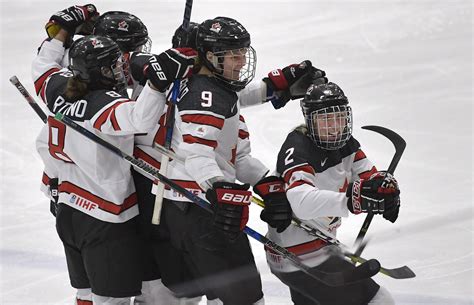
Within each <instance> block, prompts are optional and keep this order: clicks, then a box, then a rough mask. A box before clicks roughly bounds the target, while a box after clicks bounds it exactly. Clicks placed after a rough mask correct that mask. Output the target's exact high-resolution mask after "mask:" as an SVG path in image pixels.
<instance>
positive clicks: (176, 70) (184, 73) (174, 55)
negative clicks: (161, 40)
mask: <svg viewBox="0 0 474 305" xmlns="http://www.w3.org/2000/svg"><path fill="white" fill-rule="evenodd" d="M196 56H197V52H196V51H195V50H193V49H191V48H180V49H169V50H166V51H165V52H163V53H161V54H160V55H154V56H151V57H150V58H149V60H148V65H147V66H146V67H145V75H146V78H148V80H149V81H150V82H151V83H152V85H153V86H154V87H155V88H156V89H158V90H159V91H161V92H165V90H166V88H167V87H168V86H169V85H170V84H171V83H172V82H173V81H174V80H175V79H181V78H185V77H189V76H191V74H192V71H193V66H194V59H195V58H196Z"/></svg>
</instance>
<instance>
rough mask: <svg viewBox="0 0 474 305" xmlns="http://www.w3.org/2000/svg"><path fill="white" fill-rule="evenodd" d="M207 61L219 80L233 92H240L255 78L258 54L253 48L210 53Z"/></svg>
mask: <svg viewBox="0 0 474 305" xmlns="http://www.w3.org/2000/svg"><path fill="white" fill-rule="evenodd" d="M206 60H207V61H208V62H209V64H210V65H211V66H212V71H213V72H214V75H215V77H216V78H217V79H219V80H220V81H221V82H223V83H224V84H225V85H226V86H227V87H228V88H230V89H231V90H232V91H240V90H242V89H243V88H245V86H247V85H248V84H249V83H250V82H251V81H252V80H253V78H254V77H255V69H256V65H257V54H256V52H255V50H254V48H252V47H251V46H249V47H245V48H238V49H231V50H225V51H218V52H208V53H207V54H206Z"/></svg>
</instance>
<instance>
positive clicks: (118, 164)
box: [32, 39, 165, 223]
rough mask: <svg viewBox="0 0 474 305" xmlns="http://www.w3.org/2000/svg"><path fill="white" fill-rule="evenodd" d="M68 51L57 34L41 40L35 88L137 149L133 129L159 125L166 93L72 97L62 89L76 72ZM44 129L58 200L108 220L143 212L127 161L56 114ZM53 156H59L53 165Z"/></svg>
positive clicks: (51, 104)
mask: <svg viewBox="0 0 474 305" xmlns="http://www.w3.org/2000/svg"><path fill="white" fill-rule="evenodd" d="M63 56H64V47H63V45H62V43H61V42H60V41H58V40H55V39H53V40H51V41H46V42H45V43H44V44H43V45H42V47H41V50H40V52H39V53H38V56H37V57H36V58H35V60H34V62H33V70H32V73H33V79H35V80H36V81H35V87H36V89H37V93H39V95H40V96H41V98H42V99H43V101H44V102H45V103H46V104H47V106H48V109H49V111H50V112H51V113H57V112H61V113H63V114H65V115H67V116H69V117H70V118H72V119H73V120H74V121H76V122H77V123H78V124H79V125H81V126H83V127H85V128H86V129H88V130H89V131H92V132H94V133H95V134H97V135H99V136H101V137H102V138H104V139H105V140H107V141H109V142H110V143H112V144H113V145H115V146H117V147H119V148H120V149H122V150H123V151H125V152H127V153H129V154H132V152H133V146H134V134H136V133H144V132H147V131H149V130H150V129H152V128H153V127H154V125H155V124H156V121H157V120H158V117H159V114H160V113H161V112H162V110H163V107H164V103H165V98H164V95H163V94H161V93H159V92H158V91H155V90H152V89H151V88H150V87H148V86H145V88H144V89H143V91H142V93H141V94H140V97H139V98H138V100H137V101H136V102H135V101H133V100H130V99H128V98H127V97H126V96H123V95H121V94H119V93H117V92H114V91H107V90H95V91H91V92H89V93H88V94H87V95H86V96H84V98H83V99H81V100H77V101H69V100H68V99H67V98H66V97H65V96H63V95H62V93H63V92H64V89H65V87H66V84H67V81H68V79H69V78H70V77H71V76H72V74H71V73H70V72H69V71H68V70H66V69H61V66H60V63H61V59H62V58H63ZM44 128H45V129H47V130H46V131H45V130H42V131H41V133H40V135H39V137H38V140H37V147H38V152H39V153H40V155H41V157H42V159H43V160H45V163H46V164H47V166H46V168H56V169H55V171H56V173H55V174H57V175H58V176H57V177H58V179H59V202H61V203H64V204H67V205H69V206H71V207H73V208H75V209H78V210H80V211H82V212H84V213H86V214H88V215H91V216H93V217H95V218H97V219H100V220H103V221H107V222H115V223H119V222H125V221H127V220H129V219H131V218H133V217H134V216H136V215H137V214H138V207H137V205H136V204H137V198H136V194H135V188H134V184H133V181H132V177H131V173H130V165H129V164H128V163H127V162H125V161H124V160H123V159H122V158H120V157H118V156H116V155H114V154H112V153H111V152H110V151H108V150H107V149H106V148H104V147H102V146H100V145H98V144H96V143H95V142H92V141H91V140H89V139H88V138H86V137H84V136H83V135H81V134H79V133H77V132H75V131H73V130H71V129H68V128H67V127H66V126H65V125H63V124H62V123H60V122H58V121H56V120H55V119H54V118H53V117H52V116H50V117H48V125H46V126H45V127H44ZM45 135H46V136H47V137H45ZM51 157H53V158H54V159H56V160H57V161H54V164H53V163H52V162H51ZM50 164H51V166H50Z"/></svg>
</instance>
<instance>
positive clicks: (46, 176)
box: [41, 172, 51, 185]
mask: <svg viewBox="0 0 474 305" xmlns="http://www.w3.org/2000/svg"><path fill="white" fill-rule="evenodd" d="M49 179H51V178H49V177H48V175H46V173H45V172H43V178H42V179H41V182H43V184H44V185H49Z"/></svg>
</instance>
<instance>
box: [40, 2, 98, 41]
mask: <svg viewBox="0 0 474 305" xmlns="http://www.w3.org/2000/svg"><path fill="white" fill-rule="evenodd" d="M98 17H99V13H98V12H97V9H96V7H95V5H93V4H86V5H84V6H79V5H75V6H71V7H69V8H67V9H64V10H62V11H59V12H57V13H56V14H54V15H53V16H51V18H49V21H48V23H46V26H45V28H46V33H48V37H49V38H53V37H55V36H56V34H57V33H58V32H59V30H60V29H61V28H62V29H64V30H66V31H67V32H68V33H69V35H70V36H74V34H81V35H89V34H91V33H92V28H93V26H94V22H95V21H96V20H97V18H98Z"/></svg>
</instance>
